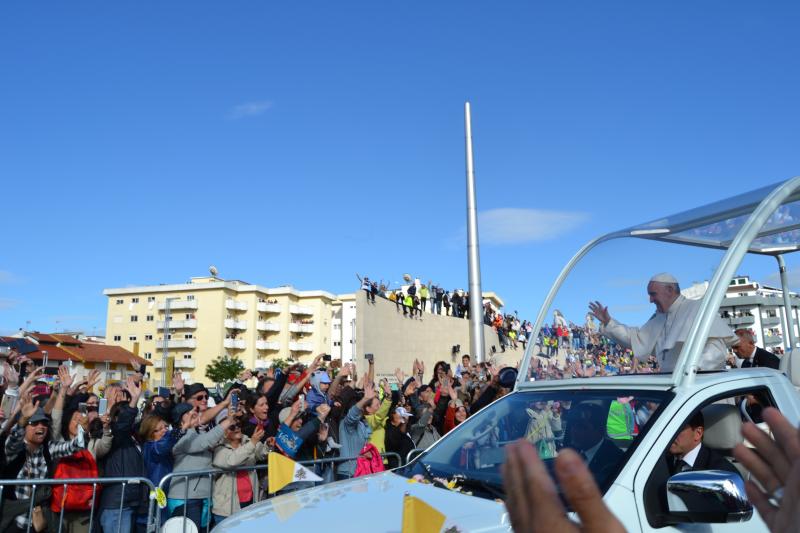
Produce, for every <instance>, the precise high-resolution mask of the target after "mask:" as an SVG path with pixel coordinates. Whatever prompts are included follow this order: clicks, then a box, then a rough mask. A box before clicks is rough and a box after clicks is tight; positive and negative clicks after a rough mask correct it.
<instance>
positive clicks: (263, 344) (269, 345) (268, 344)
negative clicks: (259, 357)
mask: <svg viewBox="0 0 800 533" xmlns="http://www.w3.org/2000/svg"><path fill="white" fill-rule="evenodd" d="M280 349H281V343H279V342H276V341H256V350H273V351H278V350H280Z"/></svg>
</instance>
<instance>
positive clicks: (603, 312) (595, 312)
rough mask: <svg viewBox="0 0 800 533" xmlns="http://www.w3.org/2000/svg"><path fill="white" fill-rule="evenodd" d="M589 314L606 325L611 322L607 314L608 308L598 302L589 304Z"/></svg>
mask: <svg viewBox="0 0 800 533" xmlns="http://www.w3.org/2000/svg"><path fill="white" fill-rule="evenodd" d="M589 313H590V314H591V315H592V316H594V317H595V318H596V319H597V320H599V321H600V322H602V323H603V325H604V326H605V325H607V324H608V323H609V322H610V321H611V315H610V314H609V313H608V307H606V306H604V305H603V304H601V303H600V302H589Z"/></svg>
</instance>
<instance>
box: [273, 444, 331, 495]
mask: <svg viewBox="0 0 800 533" xmlns="http://www.w3.org/2000/svg"><path fill="white" fill-rule="evenodd" d="M267 461H268V464H269V468H268V469H267V477H268V482H269V488H268V490H269V492H270V493H271V494H275V493H276V492H278V491H279V490H281V489H282V488H283V487H285V486H286V485H288V484H289V483H294V482H295V481H322V478H321V477H319V476H318V475H316V474H315V473H314V472H312V471H311V470H309V469H308V468H306V467H304V466H303V465H301V464H298V463H295V462H294V461H292V460H291V459H289V458H288V457H286V456H285V455H281V454H279V453H276V452H270V454H269V456H268V458H267Z"/></svg>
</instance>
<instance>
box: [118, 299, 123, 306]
mask: <svg viewBox="0 0 800 533" xmlns="http://www.w3.org/2000/svg"><path fill="white" fill-rule="evenodd" d="M124 303H125V300H123V299H119V300H117V305H122V304H124Z"/></svg>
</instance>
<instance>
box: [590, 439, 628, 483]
mask: <svg viewBox="0 0 800 533" xmlns="http://www.w3.org/2000/svg"><path fill="white" fill-rule="evenodd" d="M623 455H625V452H623V451H622V450H620V449H619V447H618V446H617V445H616V444H614V443H613V442H612V441H611V440H610V439H603V444H601V445H600V447H599V448H598V449H597V452H595V454H594V456H593V457H592V460H591V461H590V462H589V471H590V472H591V473H592V475H593V476H594V479H595V480H596V481H597V484H598V485H604V484H605V482H606V481H607V480H608V477H609V476H610V475H611V473H612V472H613V471H614V470H615V469H616V468H617V467H618V466H619V462H620V460H621V459H622V456H623Z"/></svg>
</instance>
